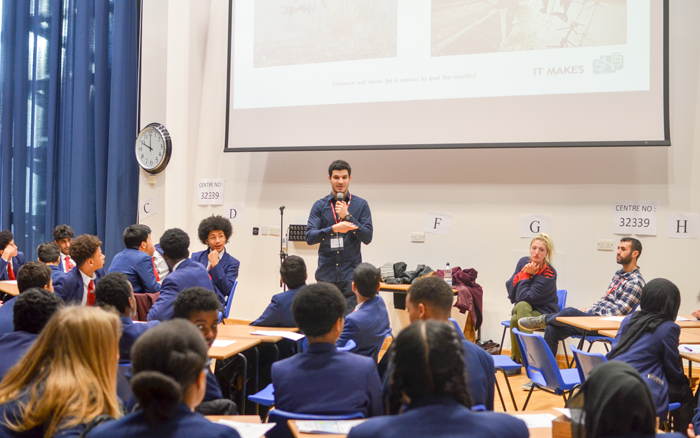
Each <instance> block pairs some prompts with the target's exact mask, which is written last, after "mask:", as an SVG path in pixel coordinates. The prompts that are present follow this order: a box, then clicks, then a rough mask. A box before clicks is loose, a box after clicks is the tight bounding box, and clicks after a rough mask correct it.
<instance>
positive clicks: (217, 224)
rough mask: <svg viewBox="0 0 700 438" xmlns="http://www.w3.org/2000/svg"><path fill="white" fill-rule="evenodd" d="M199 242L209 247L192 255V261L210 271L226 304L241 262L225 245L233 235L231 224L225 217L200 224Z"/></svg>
mask: <svg viewBox="0 0 700 438" xmlns="http://www.w3.org/2000/svg"><path fill="white" fill-rule="evenodd" d="M198 234H199V240H200V241H201V242H202V243H203V244H205V245H207V247H208V248H207V249H205V250H204V251H200V252H196V253H194V254H192V260H194V261H195V262H199V263H201V264H202V265H203V266H205V267H206V268H207V270H208V271H209V276H210V277H211V281H212V283H214V292H216V295H217V296H218V297H219V301H221V302H222V303H224V302H225V301H226V297H228V296H229V294H230V293H231V288H233V283H234V282H235V281H236V278H238V268H239V267H240V266H241V262H239V261H238V260H236V259H235V258H234V257H233V256H231V255H230V254H229V253H228V252H226V248H225V247H224V245H226V244H227V243H228V239H229V238H230V237H231V234H233V227H231V222H230V221H229V220H228V219H226V218H225V217H223V216H211V217H208V218H206V219H204V220H203V221H202V222H200V223H199V230H198Z"/></svg>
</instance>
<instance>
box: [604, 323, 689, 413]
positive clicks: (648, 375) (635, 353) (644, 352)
mask: <svg viewBox="0 0 700 438" xmlns="http://www.w3.org/2000/svg"><path fill="white" fill-rule="evenodd" d="M632 315H633V314H629V315H627V316H626V317H625V319H623V320H622V323H620V329H619V330H618V331H617V335H615V340H614V341H613V347H614V346H615V345H617V344H618V342H620V338H621V337H622V335H623V334H624V333H625V331H627V328H629V327H628V326H627V323H628V322H629V321H630V318H632ZM680 334H681V328H680V327H679V326H678V324H676V323H675V322H674V321H664V322H663V323H662V324H661V325H660V326H658V327H657V328H656V330H655V331H654V332H653V333H644V334H643V335H642V337H641V338H639V340H638V341H637V342H635V343H634V344H633V345H632V346H631V347H630V348H629V350H627V351H625V352H624V353H622V354H620V355H618V356H615V358H614V359H613V360H620V361H622V362H626V363H628V364H630V365H632V368H634V369H636V370H637V371H639V374H640V375H641V376H642V379H643V380H644V381H645V382H646V383H647V386H648V387H649V389H650V390H651V395H652V398H653V399H654V404H655V405H656V413H657V415H659V416H660V417H661V418H666V414H667V413H668V384H669V382H670V383H674V384H679V385H689V384H690V383H689V382H688V378H687V377H686V376H685V373H684V372H683V367H682V365H681V358H680V354H679V352H678V344H679V338H680Z"/></svg>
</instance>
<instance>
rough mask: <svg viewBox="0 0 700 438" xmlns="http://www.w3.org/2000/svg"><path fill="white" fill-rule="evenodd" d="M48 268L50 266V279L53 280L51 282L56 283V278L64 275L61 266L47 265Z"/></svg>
mask: <svg viewBox="0 0 700 438" xmlns="http://www.w3.org/2000/svg"><path fill="white" fill-rule="evenodd" d="M47 266H48V267H49V268H51V280H52V281H53V284H54V285H55V284H56V280H58V279H59V278H60V277H62V276H64V275H66V274H65V273H64V272H63V271H61V268H59V267H58V265H47Z"/></svg>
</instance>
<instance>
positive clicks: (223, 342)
mask: <svg viewBox="0 0 700 438" xmlns="http://www.w3.org/2000/svg"><path fill="white" fill-rule="evenodd" d="M234 343H236V341H229V340H225V339H216V340H215V341H214V343H213V344H211V346H212V347H228V346H229V345H231V344H234Z"/></svg>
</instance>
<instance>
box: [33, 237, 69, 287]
mask: <svg viewBox="0 0 700 438" xmlns="http://www.w3.org/2000/svg"><path fill="white" fill-rule="evenodd" d="M36 253H37V257H38V258H39V261H40V262H41V263H43V264H45V265H46V266H48V267H49V268H51V280H53V282H54V284H56V280H58V278H59V277H60V276H62V275H63V274H64V273H63V272H62V271H61V268H59V267H58V262H59V261H60V260H61V249H60V248H59V247H58V245H56V244H55V243H53V242H44V243H42V244H41V245H39V246H38V247H37V248H36Z"/></svg>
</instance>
